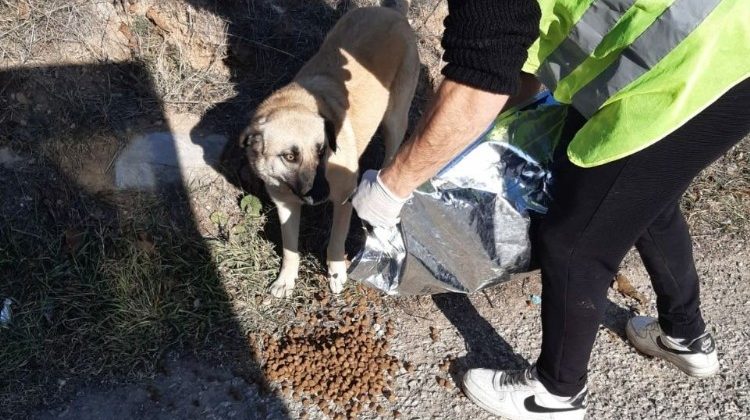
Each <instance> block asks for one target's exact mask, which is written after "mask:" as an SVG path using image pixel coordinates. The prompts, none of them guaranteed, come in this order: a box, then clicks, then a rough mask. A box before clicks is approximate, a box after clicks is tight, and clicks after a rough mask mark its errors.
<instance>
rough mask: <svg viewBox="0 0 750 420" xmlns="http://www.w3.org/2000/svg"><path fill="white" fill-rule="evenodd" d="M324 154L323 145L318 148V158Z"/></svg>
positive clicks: (324, 148) (324, 147)
mask: <svg viewBox="0 0 750 420" xmlns="http://www.w3.org/2000/svg"><path fill="white" fill-rule="evenodd" d="M325 154H326V146H325V145H324V144H322V145H320V146H318V156H320V157H322V156H323V155H325Z"/></svg>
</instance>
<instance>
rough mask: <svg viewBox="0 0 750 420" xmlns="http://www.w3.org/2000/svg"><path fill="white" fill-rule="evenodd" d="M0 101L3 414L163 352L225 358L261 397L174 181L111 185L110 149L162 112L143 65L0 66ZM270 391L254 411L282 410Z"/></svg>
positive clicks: (131, 372) (152, 365) (147, 370)
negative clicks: (8, 310) (6, 313)
mask: <svg viewBox="0 0 750 420" xmlns="http://www.w3.org/2000/svg"><path fill="white" fill-rule="evenodd" d="M0 101H1V103H2V111H1V112H0V147H1V148H2V149H3V150H4V153H6V154H10V155H12V156H13V158H12V159H5V160H4V163H3V165H0V196H2V197H3V199H2V202H0V278H1V279H2V282H0V296H9V297H11V299H12V300H13V309H14V317H13V320H12V322H11V323H10V324H9V325H8V326H7V327H6V328H2V329H0V354H2V357H0V359H1V360H2V364H1V365H0V396H1V397H0V407H2V408H0V415H2V416H4V417H6V418H8V417H11V418H12V417H24V416H25V413H27V412H28V410H30V409H35V408H40V407H43V406H45V405H54V404H57V403H59V402H60V401H61V400H64V399H66V398H67V397H68V396H69V395H68V390H71V389H72V388H75V387H76V384H78V385H81V386H83V385H86V384H89V385H97V384H100V383H101V382H100V381H103V382H104V383H108V382H109V383H114V382H117V381H118V378H123V377H124V378H129V379H137V378H142V377H144V376H149V375H151V374H152V373H153V372H155V371H157V370H158V369H159V368H160V366H161V365H162V364H163V362H162V360H163V355H164V353H165V351H167V350H168V349H181V351H186V350H190V351H193V352H196V353H200V354H204V355H206V357H214V358H216V359H218V360H225V361H226V360H234V361H236V363H235V366H236V369H237V372H238V373H239V374H240V375H241V376H242V377H244V378H245V379H246V381H247V383H248V384H251V385H252V386H255V387H257V389H258V390H259V391H260V392H261V393H262V392H266V393H269V392H270V391H268V388H267V386H266V383H265V379H264V377H263V375H262V374H261V372H260V369H259V365H258V362H257V361H256V360H255V359H254V355H252V354H250V353H249V350H248V347H247V346H246V345H245V338H244V333H243V331H242V329H241V328H240V326H239V325H238V323H237V322H236V320H235V314H234V311H233V308H232V306H231V303H230V299H229V297H228V295H227V293H226V291H225V290H224V286H223V284H222V281H221V278H220V275H219V273H218V271H217V267H216V265H215V263H214V257H212V255H211V252H210V250H209V246H208V245H207V243H206V242H205V239H204V237H203V235H202V234H201V232H200V231H199V229H198V227H197V225H196V221H195V219H194V216H193V213H192V209H191V204H190V200H189V196H188V192H187V191H186V189H185V188H184V187H183V186H182V185H183V183H182V182H179V181H180V180H178V182H175V183H170V184H157V187H156V189H155V191H153V192H151V193H138V192H114V191H113V190H112V189H111V186H112V184H111V181H112V179H113V176H114V175H113V174H112V167H113V165H114V160H115V159H116V157H117V155H118V151H119V150H120V149H121V148H122V147H123V146H124V144H125V142H126V141H127V140H128V139H129V138H130V137H131V135H132V133H133V132H139V131H143V130H149V129H154V128H156V129H158V127H153V124H154V122H157V124H158V123H159V121H163V120H164V119H165V116H164V110H163V108H162V105H161V103H160V100H159V98H158V97H157V96H156V95H155V93H154V89H153V86H152V85H151V79H150V77H149V74H148V72H147V71H146V70H145V67H144V66H143V65H141V64H139V63H123V64H102V65H82V66H75V65H71V66H52V67H30V68H16V69H6V70H2V71H0ZM162 129H163V128H162ZM168 153H172V154H173V155H174V156H173V158H174V159H177V157H176V152H175V151H174V150H171V151H169V152H168ZM107 185H109V187H110V188H107ZM268 395H271V394H268ZM271 397H272V398H271V401H269V403H268V405H267V406H263V407H262V408H259V410H277V412H276V414H277V415H278V416H281V417H283V416H285V414H284V413H285V410H286V409H285V406H284V404H283V403H282V402H281V400H280V399H276V401H273V396H272V395H271ZM204 409H205V407H199V406H196V407H194V414H196V415H197V414H198V413H200V412H201V410H204ZM132 414H133V413H121V414H120V413H118V414H117V415H119V416H121V417H122V418H129V417H130V416H131V415H132ZM113 415H114V413H113ZM248 415H249V416H250V417H248V418H255V416H256V415H261V413H260V412H256V413H249V414H248Z"/></svg>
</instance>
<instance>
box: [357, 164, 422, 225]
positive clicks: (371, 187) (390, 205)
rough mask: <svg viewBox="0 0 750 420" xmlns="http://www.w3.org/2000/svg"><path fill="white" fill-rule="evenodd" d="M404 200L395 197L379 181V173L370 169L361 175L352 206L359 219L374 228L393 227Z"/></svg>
mask: <svg viewBox="0 0 750 420" xmlns="http://www.w3.org/2000/svg"><path fill="white" fill-rule="evenodd" d="M410 198H411V195H410V196H409V197H406V198H400V197H397V196H396V195H395V194H393V193H392V192H391V191H390V190H389V189H388V187H386V186H385V185H384V184H383V182H382V181H381V180H380V171H375V170H372V169H370V170H369V171H366V172H365V173H364V174H363V175H362V181H361V182H360V183H359V186H358V187H357V190H356V191H355V192H354V195H353V196H352V206H354V209H355V210H357V215H358V216H359V218H360V219H362V220H364V221H365V222H367V223H369V224H370V225H372V226H375V227H390V226H395V225H396V224H398V222H399V214H401V208H402V207H403V206H404V203H406V202H407V201H409V199H410Z"/></svg>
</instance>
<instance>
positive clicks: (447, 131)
mask: <svg viewBox="0 0 750 420" xmlns="http://www.w3.org/2000/svg"><path fill="white" fill-rule="evenodd" d="M507 100H508V95H505V94H497V93H491V92H486V91H483V90H480V89H477V88H473V87H471V86H467V85H463V84H460V83H457V82H454V81H451V80H446V81H444V82H443V83H442V84H441V85H440V88H439V89H438V91H437V95H436V97H435V98H434V100H433V102H432V104H431V105H430V107H429V108H428V109H427V112H426V113H425V115H424V116H423V117H422V121H421V123H420V127H419V128H417V130H416V132H415V133H414V135H413V136H412V137H411V138H410V139H409V140H407V141H406V142H405V143H404V144H403V145H402V146H401V149H400V150H399V152H398V153H397V154H396V156H395V157H394V158H393V161H392V162H391V164H390V165H388V166H387V167H385V168H384V169H383V170H381V171H380V179H381V181H382V182H383V183H384V184H385V186H386V187H387V188H388V189H389V190H390V191H391V192H392V193H393V194H394V195H396V196H397V197H400V198H406V197H409V195H411V193H412V191H414V190H415V189H416V188H417V187H419V186H420V185H422V183H423V182H425V181H427V180H428V179H430V178H431V177H432V176H434V175H435V174H436V173H437V171H438V170H440V168H442V167H443V166H444V165H445V164H446V163H448V161H450V160H451V159H452V158H453V157H454V156H456V155H457V154H458V153H459V152H461V151H462V150H463V149H464V148H465V147H466V146H468V145H469V143H471V142H472V141H473V140H475V139H476V138H477V137H479V135H480V134H482V132H483V131H484V130H485V129H487V127H488V126H489V125H490V123H491V122H492V120H494V119H495V117H497V114H498V113H499V112H500V110H501V109H502V108H503V105H505V103H506V101H507Z"/></svg>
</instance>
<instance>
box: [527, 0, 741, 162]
mask: <svg viewBox="0 0 750 420" xmlns="http://www.w3.org/2000/svg"><path fill="white" fill-rule="evenodd" d="M538 2H539V6H540V7H541V10H542V19H541V23H540V37H539V39H538V40H537V41H536V42H535V43H534V44H533V45H532V46H531V48H530V49H529V58H528V60H527V62H526V63H525V65H524V67H523V71H525V72H528V73H534V74H536V75H537V76H538V77H539V79H540V80H541V81H542V83H544V84H545V85H546V86H547V87H548V88H549V89H550V90H551V91H552V93H553V95H554V97H555V99H556V100H558V101H559V102H561V103H564V104H570V105H571V106H572V107H574V108H575V109H576V110H578V111H579V112H581V113H582V114H583V115H584V116H585V117H587V119H588V121H587V122H586V124H585V125H584V126H583V128H581V130H580V131H579V132H578V133H577V134H576V135H575V137H574V138H573V140H572V142H571V143H570V145H569V146H568V151H567V152H568V157H569V158H570V160H571V162H573V163H575V164H576V165H578V166H582V167H592V166H597V165H601V164H604V163H607V162H612V161H614V160H617V159H620V158H622V157H625V156H628V155H630V154H633V153H635V152H637V151H639V150H642V149H644V148H646V147H648V146H650V145H652V144H654V143H655V142H657V141H659V140H660V139H662V138H664V137H665V136H667V135H668V134H669V133H671V132H673V131H674V130H676V129H677V128H679V127H680V126H681V125H683V124H685V123H686V122H687V121H688V120H689V119H690V118H692V117H694V116H695V115H696V114H698V113H699V112H701V111H702V110H704V109H705V108H706V107H708V106H709V105H710V104H711V103H713V102H714V101H715V100H717V99H718V98H719V97H720V96H721V95H723V94H724V93H726V92H727V91H728V90H729V89H731V88H732V87H733V86H735V85H737V84H738V83H740V82H741V81H743V80H744V79H747V78H748V77H750V0H538Z"/></svg>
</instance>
